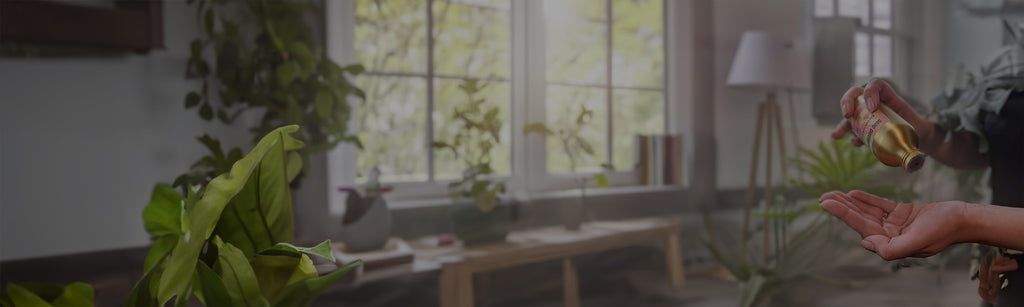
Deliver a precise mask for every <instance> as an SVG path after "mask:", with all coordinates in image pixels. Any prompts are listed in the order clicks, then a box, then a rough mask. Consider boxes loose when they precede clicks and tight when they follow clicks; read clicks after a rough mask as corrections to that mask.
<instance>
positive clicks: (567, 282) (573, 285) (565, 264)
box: [562, 258, 580, 307]
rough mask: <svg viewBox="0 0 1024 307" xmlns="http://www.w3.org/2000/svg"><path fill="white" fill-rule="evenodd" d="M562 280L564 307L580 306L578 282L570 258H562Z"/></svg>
mask: <svg viewBox="0 0 1024 307" xmlns="http://www.w3.org/2000/svg"><path fill="white" fill-rule="evenodd" d="M562 281H563V285H562V291H563V293H562V296H563V299H564V300H565V307H580V283H579V278H578V276H577V274H576V267H575V266H573V264H572V258H565V259H562Z"/></svg>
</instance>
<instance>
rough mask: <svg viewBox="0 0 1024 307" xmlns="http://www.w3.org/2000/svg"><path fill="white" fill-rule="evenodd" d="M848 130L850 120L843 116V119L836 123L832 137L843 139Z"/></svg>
mask: <svg viewBox="0 0 1024 307" xmlns="http://www.w3.org/2000/svg"><path fill="white" fill-rule="evenodd" d="M847 132H850V120H849V119H846V118H843V120H842V121H840V122H839V124H838V125H836V130H835V131H832V139H835V140H838V139H841V138H843V136H845V135H846V133H847Z"/></svg>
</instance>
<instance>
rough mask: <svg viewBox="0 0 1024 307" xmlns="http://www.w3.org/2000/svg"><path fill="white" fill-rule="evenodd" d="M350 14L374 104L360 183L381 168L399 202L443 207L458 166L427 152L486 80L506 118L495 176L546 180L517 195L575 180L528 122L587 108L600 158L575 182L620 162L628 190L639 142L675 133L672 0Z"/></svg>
mask: <svg viewBox="0 0 1024 307" xmlns="http://www.w3.org/2000/svg"><path fill="white" fill-rule="evenodd" d="M352 2H353V6H354V10H353V12H350V13H348V14H352V15H353V16H351V17H350V18H352V19H353V20H354V22H353V25H352V27H353V32H354V38H353V41H354V43H353V44H352V46H353V47H352V48H353V49H354V50H353V54H354V58H355V60H356V61H358V62H360V63H363V65H364V66H366V68H367V71H366V72H365V73H364V74H363V75H361V76H360V77H358V78H357V82H358V86H359V87H360V88H362V89H363V90H364V91H365V92H366V96H367V97H366V98H367V99H366V100H365V101H361V102H360V105H359V106H358V110H357V113H356V115H355V116H356V117H355V120H356V122H357V125H358V129H359V136H360V139H361V140H362V142H363V147H364V148H363V150H362V151H361V152H360V153H359V155H358V158H357V162H356V168H357V169H358V170H359V172H360V173H361V174H359V175H358V176H357V177H356V181H357V182H361V181H365V180H366V178H365V176H364V174H365V173H366V172H367V171H368V170H369V169H371V168H372V167H375V166H376V167H378V168H379V169H380V170H381V172H382V175H381V180H382V181H385V182H390V183H397V184H399V185H400V186H399V189H396V192H398V193H401V192H400V191H402V190H405V191H409V190H416V191H417V192H416V193H417V194H418V196H422V195H425V194H430V195H434V196H441V195H443V193H444V192H445V191H444V189H443V187H444V184H443V183H444V182H445V181H448V180H452V179H455V178H458V177H459V176H460V175H461V165H459V164H458V163H457V162H456V161H454V159H452V157H451V156H450V154H449V153H447V152H445V151H437V150H433V149H432V148H430V147H429V144H431V142H432V141H433V140H443V139H446V138H447V136H449V135H450V133H452V131H454V129H458V127H457V126H455V125H454V124H453V123H451V122H450V116H451V110H452V108H453V107H454V106H455V105H456V104H458V103H460V102H461V101H463V100H464V99H465V98H464V97H463V95H462V93H460V92H459V91H458V90H457V85H458V84H459V83H460V82H461V81H462V80H463V79H466V78H475V79H481V80H484V81H486V82H487V83H488V86H487V89H486V92H485V93H483V95H482V97H481V98H484V99H486V100H487V101H488V102H487V103H489V104H493V105H495V106H498V107H499V108H500V109H501V118H502V119H503V122H504V123H505V124H504V128H503V130H502V135H501V139H502V141H503V142H502V144H501V146H502V147H501V148H500V149H499V150H495V151H493V152H494V153H495V155H494V157H493V161H492V164H493V165H492V166H494V167H495V169H496V171H497V173H498V175H499V176H508V177H509V178H511V179H517V180H518V181H520V182H527V181H530V182H543V184H534V185H528V184H521V185H519V186H516V185H514V184H513V185H511V186H512V188H513V189H527V188H531V187H532V188H533V189H558V188H568V187H571V185H569V184H566V185H562V184H559V182H560V181H565V182H569V179H568V178H567V177H566V176H564V174H565V173H566V172H567V171H568V161H567V158H566V157H565V155H564V154H563V153H562V151H561V149H560V145H559V144H558V143H555V141H554V140H548V141H546V142H545V141H540V142H532V143H531V142H529V141H525V138H524V137H521V131H522V127H523V125H525V124H526V123H531V122H546V123H548V124H549V125H553V126H557V125H558V124H559V123H561V122H565V121H567V120H569V118H570V117H571V116H575V114H576V112H577V111H578V108H579V106H580V105H581V104H582V105H585V106H587V108H589V109H591V110H593V111H594V120H593V121H592V124H591V125H590V126H589V128H587V129H586V130H585V132H586V135H585V137H586V138H587V139H588V140H589V141H590V143H591V145H593V147H594V149H595V153H596V154H595V157H593V159H591V160H587V161H583V163H582V164H583V165H581V167H580V168H579V169H578V170H577V171H579V172H593V171H598V170H599V169H600V165H602V164H610V165H612V166H613V167H614V168H615V170H616V172H615V173H614V174H612V176H611V177H612V178H613V180H612V182H613V183H616V182H617V183H619V184H628V183H629V181H630V179H632V178H633V177H634V176H631V175H632V174H633V163H634V162H633V159H634V157H633V155H634V151H635V149H634V146H633V141H634V140H633V139H634V136H635V135H636V134H659V133H664V132H665V127H666V121H667V119H666V115H665V114H666V112H665V109H666V103H665V97H666V94H665V80H664V79H665V75H666V73H665V68H664V67H665V56H664V48H665V47H664V46H665V39H664V37H665V36H664V33H663V32H664V26H663V19H664V18H663V17H662V16H663V11H664V10H663V7H664V5H665V3H664V1H663V0H559V1H510V0H354V1H352ZM517 17H518V18H517ZM526 46H529V47H528V48H527V47H526ZM538 51H540V52H539V53H538ZM513 72H515V74H513ZM515 84H519V85H515ZM528 109H529V110H530V111H527V110H528ZM517 140H518V141H517ZM526 157H529V159H527V158H526ZM515 161H529V162H528V163H524V162H520V163H521V164H518V165H515ZM539 162H544V163H539ZM524 164H532V165H524ZM614 178H620V180H615V179H614ZM513 181H515V180H513ZM401 185H405V186H404V187H406V188H405V189H403V186H401ZM408 187H412V188H408ZM424 187H429V188H424Z"/></svg>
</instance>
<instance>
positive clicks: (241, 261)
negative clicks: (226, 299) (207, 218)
mask: <svg viewBox="0 0 1024 307" xmlns="http://www.w3.org/2000/svg"><path fill="white" fill-rule="evenodd" d="M211 241H213V244H214V245H216V246H217V252H218V253H217V265H216V267H215V268H216V269H219V270H220V272H221V279H222V280H223V281H224V288H226V289H227V292H228V294H229V295H230V296H231V301H232V302H234V305H237V306H267V305H269V304H268V303H267V299H266V298H264V297H263V294H262V293H260V286H259V283H258V282H257V279H256V272H254V271H253V268H252V266H250V265H249V259H248V258H247V257H246V256H245V254H244V253H242V251H241V250H239V249H238V248H237V247H235V246H233V245H231V243H225V242H224V241H222V240H221V239H220V237H217V236H214V237H213V240H211Z"/></svg>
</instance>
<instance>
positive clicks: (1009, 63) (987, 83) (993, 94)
mask: <svg viewBox="0 0 1024 307" xmlns="http://www.w3.org/2000/svg"><path fill="white" fill-rule="evenodd" d="M1003 26H1004V27H1005V28H1006V32H1007V33H1009V34H1010V37H1011V39H1012V43H1010V44H1009V45H1007V46H1005V47H1003V48H1002V49H1000V50H999V51H998V52H997V54H996V57H995V58H994V59H992V61H991V62H989V64H988V65H984V66H982V67H981V69H980V70H979V71H978V74H977V75H975V74H973V73H970V72H968V73H967V81H966V83H965V84H964V85H963V86H962V87H954V88H953V89H952V90H950V91H949V92H948V93H947V92H942V93H939V95H938V96H936V97H935V98H934V99H932V113H933V115H934V116H935V117H936V123H937V124H938V125H940V126H942V127H944V128H946V129H947V131H948V132H947V135H946V139H947V140H948V139H949V138H950V137H951V135H952V133H953V132H954V131H962V130H966V131H968V132H971V133H974V134H976V135H978V137H979V139H980V142H979V145H978V150H979V151H980V152H983V153H984V152H987V151H988V141H987V140H986V139H985V135H984V134H983V133H982V131H981V129H982V127H983V126H982V120H984V118H983V114H984V113H983V111H984V112H988V113H994V114H999V110H1000V109H1002V108H1003V104H1005V103H1006V99H1007V98H1009V97H1010V94H1011V93H1013V92H1018V91H1021V90H1024V40H1022V39H1021V35H1024V33H1022V32H1024V29H1021V28H1019V27H1016V26H1013V25H1011V24H1010V23H1009V22H1007V21H1005V20H1004V21H1003Z"/></svg>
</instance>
